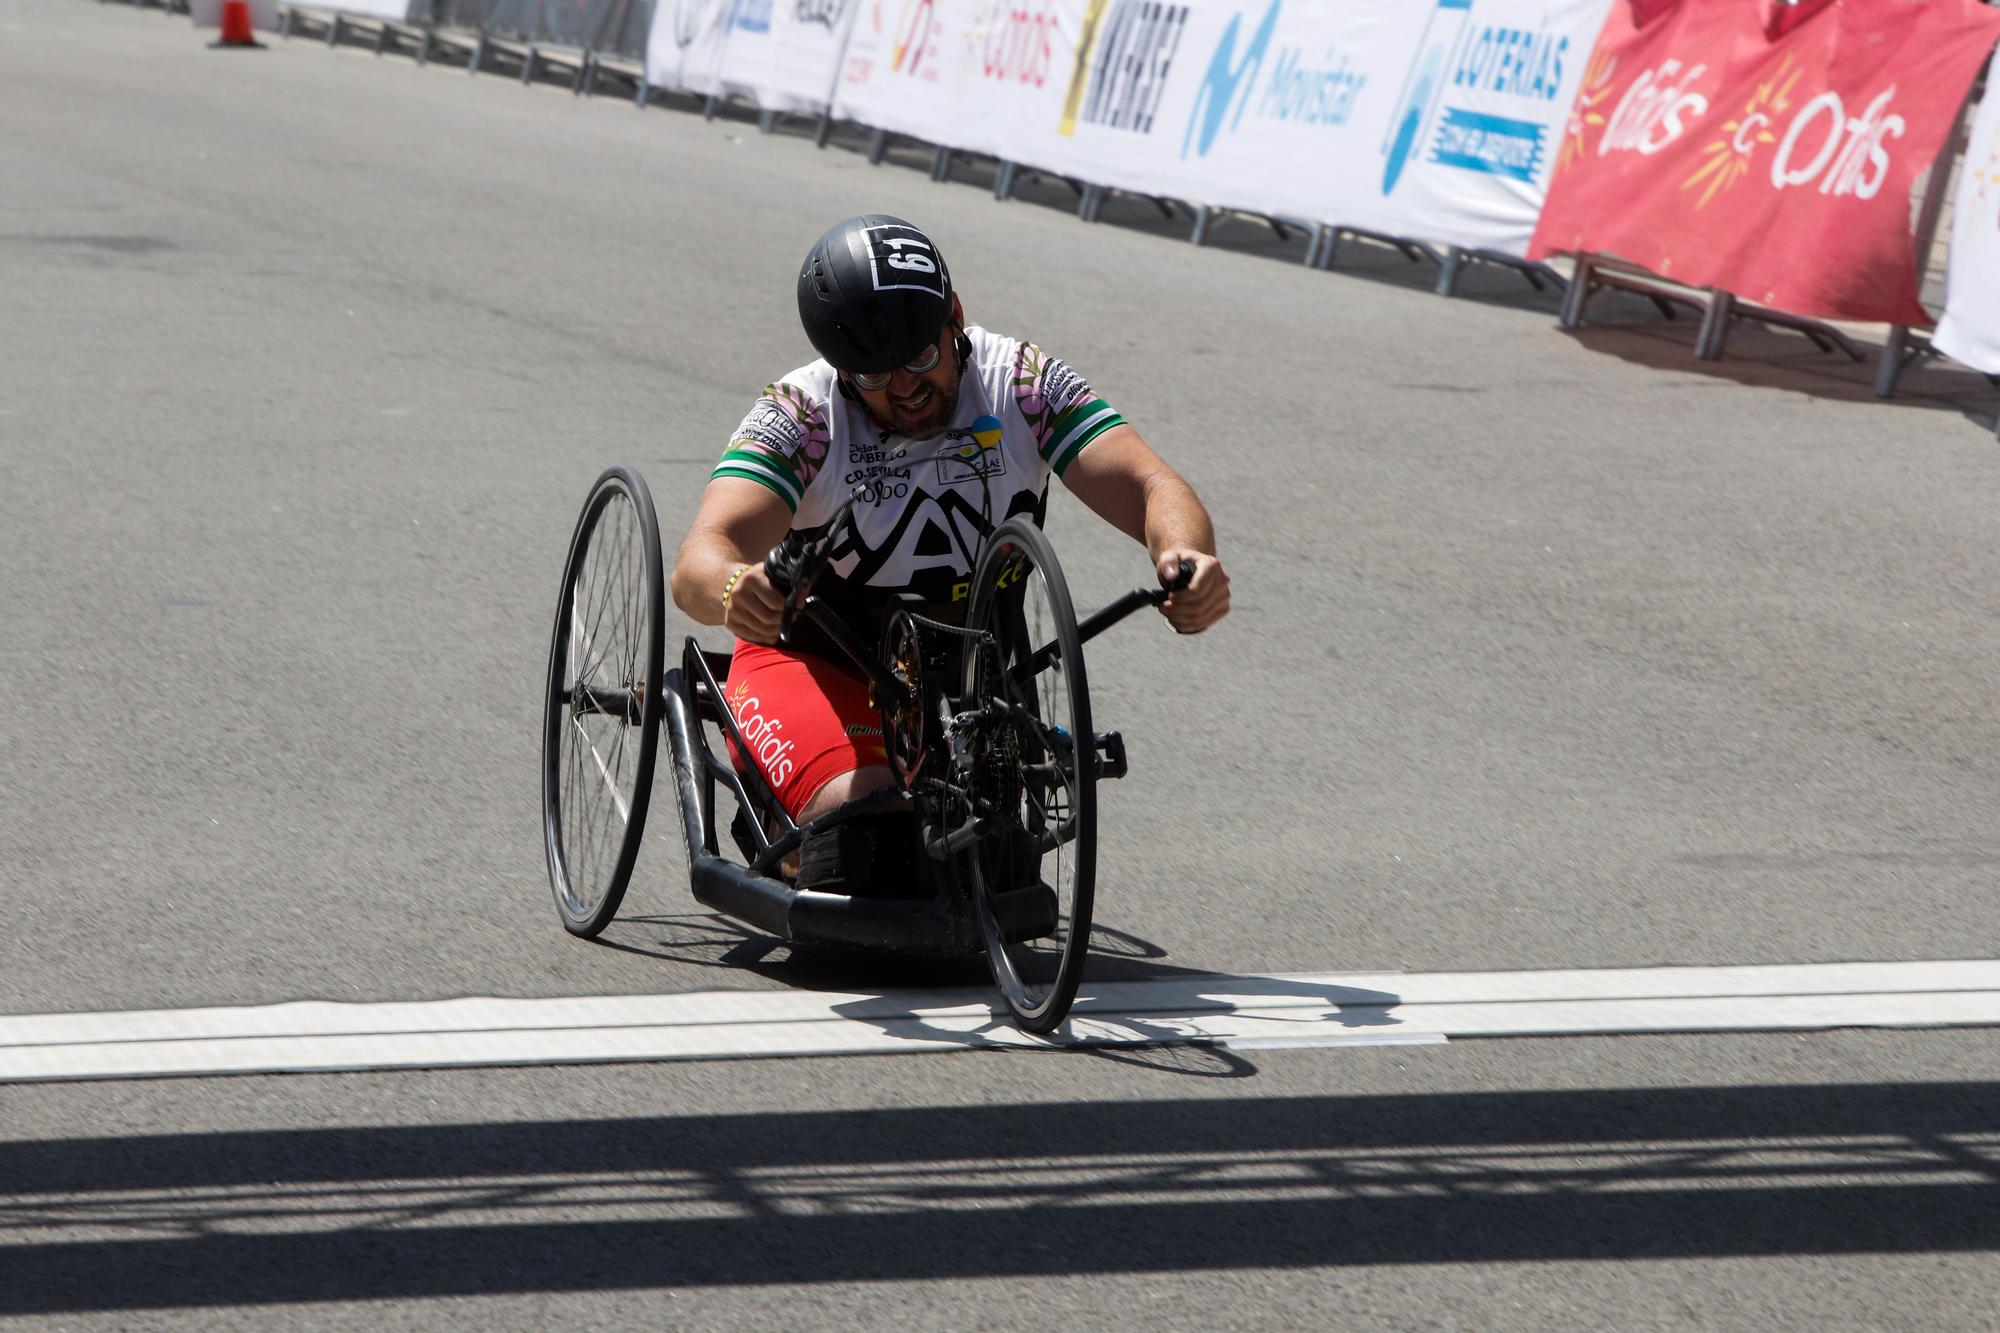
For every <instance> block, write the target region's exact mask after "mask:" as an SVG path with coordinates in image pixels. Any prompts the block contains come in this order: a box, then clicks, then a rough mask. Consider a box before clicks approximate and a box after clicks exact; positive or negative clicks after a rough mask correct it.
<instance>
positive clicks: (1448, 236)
mask: <svg viewBox="0 0 2000 1333" xmlns="http://www.w3.org/2000/svg"><path fill="white" fill-rule="evenodd" d="M862 3H863V5H864V7H865V8H866V9H867V10H868V13H866V14H864V16H863V17H862V18H861V19H860V20H859V21H858V22H857V23H856V26H855V29H854V35H853V38H852V41H851V42H850V44H849V48H848V57H847V61H846V68H845V70H844V72H843V75H842V79H841V82H840V86H839V91H838V93H837V94H836V98H835V109H836V111H837V113H838V114H841V115H843V116H846V117H849V118H852V119H855V120H860V121H862V122H864V123H866V124H870V125H880V126H883V127H885V128H887V129H891V130H895V131H898V132H900V133H905V134H911V135H916V136H919V137H922V138H925V139H929V140H932V141H933V142H943V143H949V144H951V145H952V146H953V147H958V148H967V149H971V150H974V151H977V152H983V153H990V154H993V155H994V156H998V157H1004V158H1007V159H1010V160H1013V161H1017V162H1022V163H1025V164H1027V165H1029V166H1034V167H1040V168H1043V169H1045V170H1051V171H1057V172H1060V173H1062V174H1065V175H1069V176H1074V177H1077V178H1079V179H1082V180H1085V181H1090V182H1093V183H1096V184H1101V185H1110V186H1114V187H1116V188H1118V189H1122V190H1134V191H1141V192H1144V193H1148V194H1157V195H1165V196H1171V197H1174V198H1179V199H1185V200H1188V201H1190V202H1194V203H1203V204H1214V205H1222V206H1225V207H1234V208H1244V209H1251V210H1254V211H1257V212H1261V213H1270V214H1277V215H1280V216H1288V217H1299V218H1306V219H1311V220H1315V221H1326V222H1335V223H1339V224H1341V225H1344V226H1350V227H1357V228H1361V229H1364V230H1369V231H1377V232H1383V233H1386V234H1390V235H1398V236H1418V237H1422V238H1424V239H1428V240H1438V241H1445V242H1449V243H1452V244H1457V245H1464V246H1468V247H1474V248H1480V249H1488V250H1495V251H1500V252H1503V253H1508V254H1515V255H1519V254H1522V253H1525V251H1526V249H1527V244H1528V239H1529V237H1530V235H1531V234H1532V233H1533V231H1534V224H1535V218H1536V215H1537V214H1538V213H1539V211H1540V208H1541V202H1542V199H1543V197H1544V196H1545V195H1546V193H1547V188H1548V179H1549V174H1550V172H1551V171H1552V170H1553V167H1554V162H1555V157H1556V152H1557V149H1558V148H1559V147H1560V145H1561V143H1562V141H1563V137H1564V130H1565V127H1566V121H1567V118H1568V115H1569V109H1570V105H1571V103H1572V102H1573V100H1574V99H1575V94H1576V91H1577V89H1578V88H1579V87H1580V86H1581V84H1582V81H1583V77H1584V73H1585V66H1586V65H1587V64H1588V62H1589V58H1590V51H1591V47H1592V46H1593V45H1594V43H1595V40H1596V37H1597V32H1598V29H1599V28H1600V27H1601V26H1602V24H1603V21H1604V16H1605V14H1606V13H1607V12H1608V11H1609V8H1610V5H1611V0H1347V2H1345V3H1340V4H1329V3H1326V2H1325V0H1318V2H1317V3H1316V2H1315V0H1193V2H1192V3H1186V4H1175V3H1169V2H1167V0H1028V3H1025V4H1023V3H1018V2H1017V3H1013V4H998V3H993V2H992V0H985V2H982V0H902V3H901V5H900V8H899V7H898V6H897V4H896V0H862Z"/></svg>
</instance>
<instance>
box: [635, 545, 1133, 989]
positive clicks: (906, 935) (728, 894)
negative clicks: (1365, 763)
mask: <svg viewBox="0 0 2000 1333" xmlns="http://www.w3.org/2000/svg"><path fill="white" fill-rule="evenodd" d="M773 557H774V560H773V562H772V563H778V561H777V553H776V552H774V553H773ZM974 564H975V566H977V564H978V561H977V560H975V561H974ZM1168 591H1169V590H1168V589H1164V588H1163V589H1159V590H1157V591H1155V590H1151V589H1134V590H1133V591H1131V592H1129V593H1126V594H1125V595H1124V596H1123V597H1122V598H1120V599H1119V600H1118V601H1116V602H1114V603H1112V604H1111V605H1109V606H1107V607H1105V608H1104V609H1102V610H1100V611H1098V612H1096V613H1095V614H1093V615H1091V616H1090V617H1088V618H1087V619H1085V620H1082V621H1079V622H1078V623H1077V641H1078V642H1079V643H1080V644H1081V643H1087V642H1089V641H1090V640H1091V639H1093V638H1095V637H1096V636H1097V635H1099V634H1101V633H1103V632H1104V631H1105V630H1107V629H1109V628H1111V626H1113V625H1115V624H1117V623H1118V622H1119V621H1121V620H1123V619H1125V618H1126V617H1127V616H1129V615H1131V614H1132V613H1133V612H1134V611H1136V610H1138V609H1139V608H1140V607H1142V606H1157V605H1159V603H1160V602H1161V601H1162V600H1164V599H1165V597H1166V595H1167V593H1168ZM797 614H798V615H799V616H801V617H803V618H805V619H808V620H810V621H812V622H813V623H814V624H815V625H817V626H818V627H819V628H820V629H821V630H822V631H824V632H825V633H826V635H827V637H828V638H830V639H831V640H832V641H833V642H834V643H835V644H836V645H838V646H839V647H840V649H841V651H842V652H843V653H844V654H845V655H846V656H847V657H848V658H849V659H850V660H851V661H852V662H853V664H854V665H855V666H856V667H857V668H859V669H860V670H861V671H862V672H863V673H864V674H865V675H866V676H867V678H868V681H869V684H870V686H871V687H872V688H873V689H874V690H875V691H876V692H877V697H878V698H881V697H883V696H894V695H896V694H899V693H900V692H902V691H903V690H904V688H905V687H904V685H903V682H901V681H900V680H898V679H897V678H896V677H895V676H894V675H893V674H892V673H891V672H890V670H889V669H888V668H887V667H886V666H885V665H884V663H883V661H882V655H881V654H880V653H879V652H874V653H871V652H869V651H867V650H865V649H864V648H862V647H861V640H860V637H859V636H858V635H857V634H856V633H855V632H854V630H853V629H852V628H851V627H850V626H849V625H848V624H847V623H846V622H845V621H844V620H843V619H841V617H840V615H839V613H838V612H836V611H834V610H833V609H832V608H831V607H830V606H828V605H827V604H826V603H825V602H824V601H823V600H821V599H820V598H818V597H816V596H811V595H808V596H806V597H805V598H804V599H803V600H802V602H801V603H800V604H799V606H798V608H797ZM1053 648H1054V644H1053V643H1050V644H1047V645H1044V646H1043V647H1041V648H1040V649H1038V650H1037V652H1036V654H1035V658H1036V659H1037V660H1039V659H1042V658H1044V657H1046V656H1047V655H1048V654H1050V653H1051V652H1052V650H1053ZM728 670H729V655H728V654H725V653H714V652H710V651H708V650H706V649H704V648H702V647H701V645H700V644H699V643H698V642H697V641H696V639H695V637H694V636H693V635H689V636H687V638H686V640H685V643H684V646H683V651H682V657H681V667H680V669H679V670H675V671H669V672H668V673H667V676H666V681H665V686H666V709H667V733H668V737H669V744H670V758H671V760H672V763H673V769H674V785H675V787H676V788H677V789H678V792H679V796H680V812H681V828H682V831H683V833H684V834H685V836H686V839H687V853H688V874H689V879H690V881H691V887H692V889H693V892H694V896H695V897H696V898H697V899H698V900H700V901H701V902H702V903H704V904H706V905H707V906H710V907H713V908H715V909H716V910H717V911H719V912H722V913H723V914H725V915H727V916H731V917H734V918H735V919H737V920H739V921H742V922H744V923H745V924H747V925H751V926H755V927H756V928H757V929H759V930H763V931H766V932H768V933H770V934H773V935H777V936H780V937H781V938H784V939H787V940H793V941H797V942H801V943H815V944H841V945H853V946H857V947H861V948H873V949H892V950H899V951H907V952H915V953H926V954H952V953H972V952H976V951H978V949H979V948H980V947H981V940H980V935H979V932H978V925H977V922H976V920H975V918H974V917H973V916H972V913H971V911H970V910H965V909H964V908H960V909H959V910H953V908H952V906H951V905H949V904H948V903H947V902H945V901H940V898H939V897H937V896H934V897H933V898H931V899H929V900H924V899H901V898H857V897H853V896H850V895H846V894H837V893H826V892H821V891H818V890H814V889H800V888H797V887H796V886H794V885H792V884H790V883H788V882H786V880H785V879H784V878H782V877H779V876H775V875H773V874H771V873H770V871H771V870H772V869H773V868H774V867H776V866H778V865H780V864H781V863H782V861H783V859H784V857H785V856H787V855H789V854H790V853H791V852H793V851H796V850H797V849H798V848H799V847H800V846H801V845H802V844H803V843H804V841H805V839H806V838H807V837H809V836H811V835H813V834H815V833H820V832H824V831H827V830H831V829H833V828H835V827H837V826H839V825H840V824H842V823H844V822H846V821H847V820H850V819H852V818H854V817H856V816H858V815H863V814H869V813H873V812H875V811H878V810H882V809H886V808H889V807H891V806H894V805H897V804H899V803H903V802H907V801H909V800H910V799H911V792H910V790H909V788H908V787H906V786H904V785H902V784H901V783H900V782H899V783H898V785H896V786H893V787H888V788H884V789H883V790H881V791H876V792H871V793H869V794H867V795H864V796H860V797H857V798H855V799H854V800H851V801H848V802H846V803H845V804H843V805H840V806H837V807H836V808H834V809H833V810H830V811H828V812H826V813H824V814H822V815H820V816H819V817H817V818H816V819H813V820H811V821H809V822H808V823H806V824H803V825H801V824H798V823H796V822H795V821H794V820H793V819H792V818H791V817H790V816H789V815H787V814H786V813H785V811H784V809H783V808H782V807H781V806H780V805H779V803H778V800H777V796H776V795H775V793H773V792H772V790H771V788H770V786H769V784H768V783H766V782H765V780H764V776H763V774H762V773H761V772H760V771H759V770H758V768H757V767H756V765H754V764H753V765H749V766H747V767H746V768H745V769H743V770H742V771H738V770H737V769H736V767H735V766H734V765H733V764H731V763H730V762H729V761H728V760H727V759H726V758H722V757H719V756H717V755H716V754H715V753H714V751H713V750H711V749H710V748H709V745H708V742H707V738H706V736H705V735H704V733H703V731H702V728H701V724H702V723H703V722H704V721H709V722H714V723H715V724H716V725H717V726H719V727H720V728H721V729H722V731H723V733H724V734H725V735H726V736H727V737H728V738H729V739H730V740H731V741H733V742H734V743H735V745H736V746H737V747H738V748H739V749H740V750H742V751H743V752H744V753H748V752H749V751H750V748H751V747H750V745H749V743H748V742H747V741H746V740H745V738H744V736H743V733H742V731H741V730H740V729H739V728H738V727H737V725H736V721H735V718H734V717H733V716H732V715H731V714H730V712H729V709H728V708H727V707H726V706H724V704H723V702H722V700H723V694H722V689H723V686H722V681H723V679H724V678H726V677H727V674H728ZM893 711H894V709H893V708H887V709H884V712H885V713H890V712H893ZM883 739H884V742H885V744H892V743H893V738H892V737H889V736H884V738H883ZM1094 740H1095V742H1096V743H1095V746H1094V747H1093V751H1092V753H1091V755H1090V757H1089V758H1088V759H1086V760H1085V762H1089V763H1093V764H1094V765H1095V770H1094V773H1093V776H1094V777H1096V778H1099V779H1116V778H1122V777H1124V776H1125V774H1126V772H1127V770H1128V767H1129V765H1128V763H1127V760H1126V756H1125V743H1124V738H1123V737H1122V736H1121V735H1120V734H1119V733H1118V732H1115V731H1110V732H1098V733H1096V734H1095V736H1094ZM718 783H720V784H722V785H724V786H726V787H727V788H728V789H729V790H730V792H731V794H732V795H733V796H734V797H735V799H736V802H737V804H738V806H739V808H740V809H742V810H743V811H744V812H745V813H746V814H748V815H749V816H750V817H749V819H748V820H747V821H746V822H747V824H748V825H749V828H750V832H751V835H752V836H753V837H754V838H756V840H757V842H758V852H757V855H756V856H755V857H754V858H753V859H752V860H751V861H750V862H749V863H748V864H747V865H745V864H739V863H737V862H735V861H731V860H730V859H728V858H727V857H725V856H724V855H722V853H721V850H720V847H719V845H718V836H717V823H716V816H715V789H716V785H717V784H718ZM770 825H775V826H776V828H777V830H778V832H777V836H775V837H772V836H770V834H769V833H767V831H766V830H767V827H769V826H770ZM924 831H925V832H927V833H928V832H933V831H934V830H929V829H926V830H924ZM966 831H967V828H966V826H965V825H961V826H959V827H958V828H956V829H952V830H949V831H947V832H946V833H945V835H944V839H943V841H944V843H945V848H944V850H945V851H946V852H947V856H946V857H939V856H937V854H936V853H935V852H934V851H933V850H932V847H933V845H934V844H926V845H925V847H924V850H925V852H926V853H927V854H929V856H930V859H932V860H933V861H943V862H945V864H946V865H947V867H948V866H949V856H951V855H955V854H956V853H957V852H959V851H961V850H963V846H964V845H965V835H966ZM975 836H976V835H975Z"/></svg>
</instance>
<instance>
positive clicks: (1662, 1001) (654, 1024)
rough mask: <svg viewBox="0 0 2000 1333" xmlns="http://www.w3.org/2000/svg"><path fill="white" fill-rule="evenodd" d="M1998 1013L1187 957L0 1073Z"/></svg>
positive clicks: (1307, 1038) (1662, 985) (358, 1008)
mask: <svg viewBox="0 0 2000 1333" xmlns="http://www.w3.org/2000/svg"><path fill="white" fill-rule="evenodd" d="M1993 1025H2000V961H1966V962H1926V963H1835V964H1805V965H1797V966H1776V967H1723V968H1703V967H1672V968H1636V969H1626V970H1588V971H1574V972H1481V973H1456V974H1453V973H1438V974H1430V975H1421V974H1419V975H1401V974H1396V973H1366V974H1339V973H1319V974H1303V975H1286V974H1270V975H1256V976H1214V975H1202V974H1193V975H1187V976H1177V977H1169V978H1164V979H1161V980H1156V981H1144V982H1120V983H1114V984H1109V985H1103V986H1098V987H1094V988H1089V989H1087V991H1086V993H1085V994H1084V995H1082V996H1081V997H1080V998H1079V999H1078V1001H1077V1005H1076V1008H1075V1010H1074V1011H1073V1013H1072V1017H1071V1020H1070V1022H1069V1023H1068V1024H1067V1025H1066V1026H1065V1028H1064V1030H1063V1031H1062V1032H1061V1033H1060V1034H1058V1035H1057V1036H1056V1037H1055V1038H1052V1039H1046V1040H1045V1039H1043V1038H1038V1037H1031V1036H1028V1035H1026V1034H1024V1033H1021V1032H1019V1031H1018V1030H1016V1029H1015V1028H1014V1027H1013V1026H1012V1025H1011V1024H1010V1023H1009V1022H1008V1021H1007V1020H1006V1018H1005V1017H1004V1015H1003V1014H1002V1013H1000V1012H998V1011H997V1010H996V1007H995V1004H994V1002H993V1000H992V999H991V998H990V996H988V995H987V994H985V993H983V992H978V991H943V992H921V993H920V992H904V993H900V994H889V995H862V994H824V993H805V992H797V991H720V992H699V993H691V994H680V995H630V996H582V997H570V998H557V999H460V1000H441V1001H426V1002H404V1003H387V1004H338V1003H330V1002H324V1001H300V1002H295V1003H290V1004H279V1005H268V1006H261V1007H254V1008H214V1009H181V1010H160V1011H153V1012H139V1013H103V1014H39V1015H22V1016H16V1017H0V1082H25V1081H38V1080H49V1079H87V1078H137V1077H164V1076H177V1075H200V1074H250V1073H304V1072H318V1071H330V1070H357V1069H402V1068H451V1067H469V1066H488V1065H524V1064H584V1063H593V1062H601V1061H634V1060H716V1059H731V1058H759V1057H773V1056H794V1057H797V1056H812V1055H858V1054H889V1053H897V1052H925V1051H950V1050H966V1049H975V1048H993V1047H1038V1046H1051V1045H1054V1046H1104V1045H1124V1046H1135V1045H1162V1044H1183V1043H1190V1042H1193V1043H1207V1044H1218V1045H1226V1046H1238V1047H1243V1048H1246V1049H1272V1048H1278V1047H1288V1046H1355V1045H1379V1044H1385V1043H1399V1044H1400V1043H1435V1042H1441V1041H1444V1040H1445V1039H1446V1038H1447V1037H1463V1036H1525V1035H1584V1034H1610V1033H1640V1032H1725V1031H1773V1030H1800V1029H1816V1028H1834V1027H1931V1026H1993Z"/></svg>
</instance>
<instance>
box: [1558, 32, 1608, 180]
mask: <svg viewBox="0 0 2000 1333" xmlns="http://www.w3.org/2000/svg"><path fill="white" fill-rule="evenodd" d="M1617 72H1618V57H1616V56H1614V55H1612V54H1610V53H1609V52H1599V53H1598V54H1597V55H1595V56H1593V57H1591V61H1590V66H1589V68H1587V69H1585V70H1584V72H1583V87H1581V88H1579V89H1577V93H1576V101H1575V102H1573V103H1571V104H1570V109H1569V121H1568V123H1567V124H1566V125H1564V126H1563V146H1562V152H1561V154H1560V155H1559V156H1558V157H1557V158H1556V169H1557V170H1561V169H1563V168H1564V167H1567V166H1568V165H1569V164H1570V163H1572V162H1574V161H1576V159H1578V158H1580V157H1582V156H1583V154H1584V140H1585V138H1587V137H1588V136H1589V134H1590V132H1591V131H1592V130H1595V129H1597V128H1598V127H1599V126H1601V125H1603V124H1604V117H1605V111H1604V104H1605V103H1606V102H1607V101H1609V100H1610V98H1611V76H1612V75H1614V74H1616V73H1617Z"/></svg>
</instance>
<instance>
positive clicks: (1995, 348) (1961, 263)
mask: <svg viewBox="0 0 2000 1333" xmlns="http://www.w3.org/2000/svg"><path fill="white" fill-rule="evenodd" d="M1931 343H1932V345H1933V346H1934V347H1935V348H1936V350H1938V351H1940V352H1943V353H1944V354H1945V355H1947V356H1949V357H1951V358H1952V359H1953V360H1955V361H1960V362H1963V363H1964V364H1966V365H1968V366H1971V367H1973V368H1974V369H1975V370H1981V371H1984V372H1985V373H1987V374H1989V375H2000V78H1995V77H1994V76H1993V74H1992V73H1991V72H1990V71H1989V72H1988V74H1987V79H1986V94H1985V97H1984V98H1983V100H1981V102H1980V103H1979V110H1978V115H1977V118H1976V119H1975V120H1974V122H1973V126H1972V137H1971V141H1970V143H1969V144H1968V145H1967V147H1966V150H1965V155H1964V158H1963V159H1962V161H1961V163H1960V167H1959V176H1958V189H1957V193H1956V196H1955V204H1954V207H1953V210H1952V224H1951V267H1950V269H1949V270H1948V271H1947V273H1946V277H1945V309H1944V318H1943V319H1941V320H1940V321H1939V322H1938V327H1937V332H1936V333H1935V334H1933V335H1932V338H1931Z"/></svg>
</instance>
